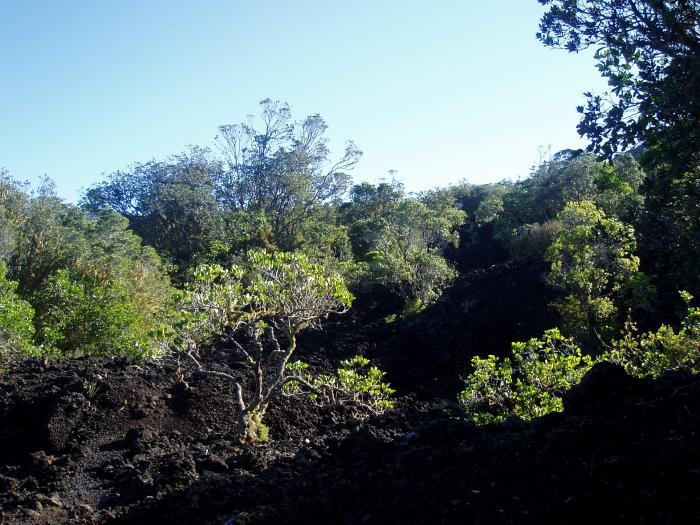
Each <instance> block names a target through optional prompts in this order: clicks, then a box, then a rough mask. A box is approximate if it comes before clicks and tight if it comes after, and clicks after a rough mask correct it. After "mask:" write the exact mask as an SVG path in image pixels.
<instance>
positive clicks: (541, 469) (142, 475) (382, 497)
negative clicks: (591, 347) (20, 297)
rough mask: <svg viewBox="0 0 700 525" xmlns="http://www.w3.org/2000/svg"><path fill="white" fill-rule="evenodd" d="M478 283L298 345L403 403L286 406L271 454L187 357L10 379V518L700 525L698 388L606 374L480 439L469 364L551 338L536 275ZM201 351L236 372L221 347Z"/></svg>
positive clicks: (678, 378)
mask: <svg viewBox="0 0 700 525" xmlns="http://www.w3.org/2000/svg"><path fill="white" fill-rule="evenodd" d="M478 272H481V273H478ZM478 272H471V273H469V274H467V275H466V276H465V277H464V278H463V279H462V280H461V281H460V282H459V283H457V285H456V286H455V287H454V289H453V290H452V291H451V292H450V293H449V294H448V295H447V296H446V297H445V299H444V300H443V301H442V302H441V303H440V304H438V305H436V307H435V308H433V310H432V311H431V312H428V313H427V314H426V315H425V316H424V317H422V318H420V319H416V320H413V321H407V322H403V323H394V324H386V323H385V322H384V321H383V316H384V315H386V312H384V311H382V309H381V308H380V307H379V305H376V304H372V301H373V299H372V298H371V297H365V298H361V300H360V303H359V308H358V309H357V312H358V313H356V314H354V315H352V316H346V317H345V318H342V319H336V320H331V321H330V322H329V324H328V325H327V326H326V328H325V330H324V331H322V332H317V333H312V334H307V335H306V336H305V337H303V338H301V339H300V350H299V357H302V358H303V359H305V360H307V361H308V362H310V363H311V365H312V367H313V368H315V369H316V370H330V369H332V368H334V367H335V366H336V364H337V362H338V360H339V359H342V358H344V357H348V356H350V355H354V354H355V353H362V354H365V355H368V356H369V357H372V358H373V359H375V360H376V361H377V362H378V364H379V365H380V367H381V368H382V369H384V370H387V372H388V378H389V380H390V381H391V382H392V383H393V384H394V386H396V388H397V389H398V390H399V394H400V395H401V397H400V399H399V403H398V407H397V409H396V410H393V411H391V412H389V413H387V414H385V415H383V416H370V415H368V414H367V413H365V412H363V411H361V410H359V409H357V408H356V407H351V406H347V405H346V406H328V407H323V408H319V407H317V406H315V405H313V404H312V403H311V402H310V401H308V400H306V399H304V398H283V399H280V400H279V402H278V403H276V404H274V405H273V407H271V409H270V412H269V414H268V419H267V423H268V425H269V426H270V438H271V439H270V441H269V442H267V443H265V444H261V445H258V446H252V445H248V446H243V447H241V446H238V445H237V444H236V442H235V439H234V433H233V425H234V420H235V414H236V412H235V410H236V409H235V405H234V402H233V395H232V394H233V391H232V390H233V389H232V385H231V384H230V383H229V382H227V380H226V379H223V378H217V377H212V376H202V375H197V374H196V373H194V371H193V370H191V369H190V368H188V367H187V366H185V365H184V364H181V363H178V360H177V359H176V358H168V359H165V360H163V361H162V362H160V363H150V364H144V365H135V364H133V363H128V362H125V361H120V360H106V359H96V358H90V359H77V360H70V361H62V362H48V363H45V362H40V361H26V362H23V363H19V364H17V365H15V366H12V367H10V368H9V369H8V370H6V371H4V373H3V374H2V375H0V507H1V509H2V510H1V511H0V513H1V514H0V521H1V522H3V523H31V524H36V523H46V524H54V523H183V524H184V523H188V524H191V523H228V524H234V523H238V524H244V523H319V524H325V523H397V524H398V523H401V524H407V523H584V522H586V523H620V522H624V523H653V524H657V523H695V522H697V521H698V520H700V491H698V490H697V488H698V486H700V434H699V432H700V378H699V377H696V376H691V375H683V374H674V375H667V376H664V377H663V378H661V379H659V380H656V381H652V380H637V379H632V378H629V377H628V376H626V375H625V374H624V373H623V371H622V370H620V369H619V368H616V367H614V366H612V365H598V366H597V367H595V368H594V369H593V370H592V371H591V372H590V373H589V374H588V375H587V376H586V378H585V379H584V381H583V382H582V383H581V385H579V386H578V387H576V388H575V389H574V390H573V391H572V392H570V394H569V395H568V396H567V398H566V399H565V412H564V413H561V414H551V415H549V416H547V417H545V418H541V419H539V420H536V421H533V422H531V423H523V422H521V421H518V420H515V419H513V420H509V421H508V422H507V423H506V424H505V425H501V426H492V427H483V428H479V429H477V428H475V427H474V426H472V425H471V424H468V423H465V422H464V421H462V419H461V418H460V414H459V411H458V409H457V407H456V406H455V402H454V400H455V397H456V393H457V391H458V390H459V383H460V379H459V378H460V375H461V374H463V373H464V372H465V371H466V367H467V363H468V360H469V356H470V355H473V354H475V353H485V352H488V351H490V352H493V353H504V352H505V351H507V348H508V342H509V341H510V340H512V339H524V338H527V337H531V336H534V335H538V334H539V333H541V331H542V329H543V328H546V327H548V326H551V324H548V323H549V322H550V320H551V313H549V311H548V310H547V308H546V304H547V299H546V296H547V294H546V289H545V285H544V283H543V281H542V279H541V271H540V268H539V267H538V266H537V264H535V263H533V262H531V261H530V262H527V261H526V262H521V263H518V264H516V265H511V266H510V267H505V266H496V267H493V268H491V269H488V270H479V271H478ZM514 272H516V273H517V272H519V274H518V276H517V282H519V283H520V286H519V287H518V288H517V289H515V288H514V287H512V286H511V285H510V283H511V281H510V280H509V277H508V276H512V275H513V274H514ZM512 282H516V281H515V280H513V281H512ZM499 315H500V318H499V317H498V316H499ZM494 316H496V317H494ZM548 316H550V317H548ZM499 326H500V327H502V326H509V327H511V328H510V329H509V330H507V331H504V330H502V329H501V330H499V329H498V327H499ZM203 358H204V359H205V361H206V362H207V363H208V366H210V367H215V368H217V369H219V370H226V371H228V372H230V373H233V374H240V373H241V370H240V369H239V367H238V366H237V365H236V362H235V360H234V359H233V356H232V355H231V354H230V353H229V352H227V351H226V350H225V349H214V350H211V351H209V352H207V353H206V355H204V356H203Z"/></svg>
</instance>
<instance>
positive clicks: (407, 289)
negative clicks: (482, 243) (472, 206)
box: [353, 185, 465, 307]
mask: <svg viewBox="0 0 700 525" xmlns="http://www.w3.org/2000/svg"><path fill="white" fill-rule="evenodd" d="M364 189H365V190H367V191H365V193H367V192H368V190H369V187H368V185H365V187H364ZM376 192H377V193H378V192H379V190H378V189H377V190H376ZM394 196H396V197H397V198H398V196H399V193H398V192H396V193H394ZM369 202H370V204H368V202H367V201H363V202H361V205H360V208H361V209H365V208H368V207H371V204H377V203H381V204H382V208H381V210H375V211H374V212H373V213H372V212H368V215H367V217H366V218H365V219H362V220H358V221H357V222H356V223H355V224H354V225H353V230H354V235H355V238H356V239H357V238H358V237H359V238H361V239H362V243H358V242H357V240H356V246H357V245H358V244H359V246H360V247H361V248H365V247H366V248H369V249H368V251H367V252H365V253H364V254H363V260H364V261H365V262H367V263H368V269H369V272H370V274H371V275H372V277H373V278H374V279H375V280H377V281H379V282H381V283H383V284H385V285H387V286H389V287H391V288H393V289H394V290H395V291H396V292H397V293H398V294H399V295H400V296H401V297H402V298H403V299H404V301H405V302H406V304H407V305H412V304H419V305H420V306H421V307H423V306H427V305H429V304H431V303H433V302H434V301H435V300H436V299H437V298H438V297H439V296H440V295H441V293H442V291H443V290H444V288H445V287H446V286H447V285H448V284H449V283H450V281H451V280H452V279H453V278H454V277H455V275H456V272H455V271H454V269H453V268H452V267H451V266H450V265H449V263H448V262H447V261H446V260H445V258H444V257H443V256H442V251H443V249H444V248H445V247H446V246H447V245H448V244H450V243H452V244H456V243H457V242H458V240H459V236H458V233H457V232H456V231H455V229H456V228H457V227H458V226H459V225H461V224H462V223H463V222H464V219H465V214H464V212H463V211H461V210H458V209H457V208H454V207H453V206H450V205H444V206H440V207H439V208H432V207H430V206H428V205H427V204H425V203H424V202H422V201H420V200H418V199H415V198H407V199H401V200H398V201H393V202H385V201H383V200H377V201H369Z"/></svg>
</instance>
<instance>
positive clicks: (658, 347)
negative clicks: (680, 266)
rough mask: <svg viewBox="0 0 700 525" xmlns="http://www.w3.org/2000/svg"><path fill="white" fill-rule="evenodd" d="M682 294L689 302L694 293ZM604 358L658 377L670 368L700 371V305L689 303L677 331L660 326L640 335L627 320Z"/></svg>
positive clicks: (631, 370) (632, 371)
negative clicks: (624, 327) (695, 305)
mask: <svg viewBox="0 0 700 525" xmlns="http://www.w3.org/2000/svg"><path fill="white" fill-rule="evenodd" d="M681 295H682V297H683V300H684V301H685V302H686V303H687V304H688V305H689V304H690V301H691V300H692V296H691V295H690V294H688V293H687V292H681ZM605 358H606V359H608V360H609V361H612V362H614V363H619V364H621V365H622V366H624V367H625V370H627V373H629V374H631V375H634V376H648V375H650V376H653V377H656V376H658V375H660V374H662V373H663V372H666V371H669V370H686V371H690V372H693V373H698V372H700V308H697V307H692V306H688V312H687V314H686V316H685V319H683V321H682V323H681V327H680V329H679V330H678V331H677V332H676V331H675V330H674V329H673V328H672V327H670V326H668V325H661V327H660V328H659V329H658V330H657V331H656V332H646V333H642V334H639V332H638V330H637V327H636V326H635V324H634V323H632V322H629V323H627V326H626V330H625V332H624V335H623V337H621V338H620V339H618V340H616V341H614V342H613V345H612V348H611V349H610V350H609V351H608V352H607V354H606V356H605Z"/></svg>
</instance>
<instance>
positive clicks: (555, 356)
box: [459, 329, 593, 425]
mask: <svg viewBox="0 0 700 525" xmlns="http://www.w3.org/2000/svg"><path fill="white" fill-rule="evenodd" d="M512 351H513V357H512V359H510V358H505V359H502V360H501V359H498V358H496V357H495V356H493V355H490V356H488V357H487V358H485V359H484V358H480V357H474V358H473V359H472V367H473V368H474V371H473V372H472V373H471V374H470V375H469V376H468V377H467V378H466V380H465V388H464V390H463V391H462V392H461V393H460V394H459V400H460V403H461V404H462V407H463V408H464V410H465V411H466V413H467V415H468V417H469V418H470V419H471V420H472V421H474V422H475V423H476V424H477V425H483V424H488V423H500V422H503V421H505V419H506V417H507V416H508V415H509V414H515V415H516V416H518V417H520V418H522V419H526V420H529V419H532V418H535V417H539V416H542V415H544V414H547V413H549V412H555V411H561V410H562V401H561V396H562V394H563V393H564V392H565V391H566V390H567V389H569V388H570V387H571V386H573V385H575V384H577V383H578V382H579V381H580V380H581V378H582V377H583V376H584V375H585V373H586V372H587V371H588V370H589V369H590V368H591V366H592V365H593V361H592V359H591V358H590V357H588V356H586V355H582V353H581V349H580V348H579V347H578V346H577V345H576V344H575V343H574V341H573V339H571V338H566V337H564V336H563V335H562V334H561V333H560V332H559V330H557V329H553V330H547V331H546V332H545V333H544V336H543V338H542V339H530V340H529V341H527V342H521V343H513V347H512Z"/></svg>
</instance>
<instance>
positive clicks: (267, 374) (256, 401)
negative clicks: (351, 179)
mask: <svg viewBox="0 0 700 525" xmlns="http://www.w3.org/2000/svg"><path fill="white" fill-rule="evenodd" d="M352 301H353V296H352V294H351V293H350V292H349V291H348V289H347V288H346V286H345V283H344V282H343V279H342V278H341V277H340V275H339V274H337V273H334V272H329V271H327V270H326V269H325V268H324V267H323V266H322V265H320V264H317V263H312V262H311V261H310V260H309V258H308V257H307V256H306V255H305V254H303V253H301V252H296V253H288V252H267V251H265V250H250V251H248V252H247V253H246V254H245V256H243V257H242V258H241V259H240V260H239V261H238V262H237V264H236V265H234V266H232V267H230V268H223V267H222V266H219V265H203V266H200V267H199V268H197V269H196V271H195V273H194V278H193V280H192V281H191V282H190V283H189V284H188V286H187V287H186V288H185V290H183V291H182V292H181V294H180V297H179V309H180V311H181V312H182V319H181V322H180V336H181V342H180V345H181V346H182V347H183V349H185V350H186V351H187V355H188V356H189V357H190V358H191V359H192V360H193V361H194V362H195V363H196V364H197V366H198V369H199V370H200V371H201V372H203V373H211V374H214V375H219V376H222V375H223V376H225V377H227V378H229V379H231V380H233V381H234V382H235V385H236V390H237V397H238V399H237V402H238V407H239V421H238V433H239V436H240V438H241V440H253V441H258V440H260V439H262V438H264V437H266V435H267V431H266V427H265V426H264V425H263V424H262V420H263V417H264V415H265V412H266V410H267V407H268V406H269V404H270V402H272V401H273V400H274V399H275V398H276V396H277V395H278V394H279V393H280V391H281V389H282V387H283V386H284V383H285V379H286V372H287V369H286V365H287V363H288V362H289V359H290V357H291V356H292V354H293V353H294V351H295V350H296V345H297V340H296V336H297V334H298V333H299V332H300V331H302V330H304V329H306V328H314V327H318V326H319V324H320V321H321V320H322V319H323V318H325V317H327V316H328V315H329V314H331V313H343V312H345V311H346V310H347V309H348V308H349V307H350V305H351V304H352ZM277 333H279V334H280V335H281V336H282V339H281V342H280V339H278V337H277V335H276V334H277ZM243 334H245V336H246V338H243V339H242V341H243V344H241V343H240V342H239V341H238V340H237V338H239V336H241V335H243ZM215 337H226V338H228V340H229V341H230V342H231V343H232V345H233V347H234V348H233V349H234V351H236V352H237V353H238V354H239V357H241V358H242V359H243V361H244V362H245V363H246V365H247V366H248V370H249V372H250V373H251V375H252V378H251V379H252V384H253V393H252V399H251V400H250V401H249V402H247V403H246V402H244V399H243V393H242V387H241V384H240V383H239V382H238V380H237V379H236V378H235V377H233V376H231V375H229V374H222V373H219V372H214V371H208V370H204V369H203V368H202V366H201V364H200V363H199V361H198V360H197V359H196V357H194V355H193V352H195V351H196V350H198V349H199V348H200V347H201V346H202V345H204V344H207V343H209V342H211V341H212V339H213V338H215ZM246 346H247V348H246Z"/></svg>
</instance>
